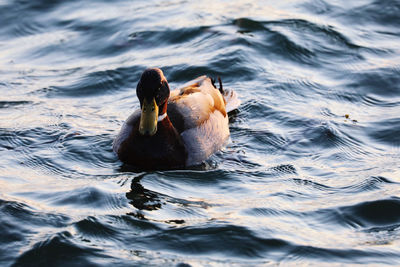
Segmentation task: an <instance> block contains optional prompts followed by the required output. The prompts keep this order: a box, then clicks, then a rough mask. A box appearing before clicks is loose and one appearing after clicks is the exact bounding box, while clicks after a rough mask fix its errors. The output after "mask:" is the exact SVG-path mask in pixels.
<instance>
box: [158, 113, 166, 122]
mask: <svg viewBox="0 0 400 267" xmlns="http://www.w3.org/2000/svg"><path fill="white" fill-rule="evenodd" d="M166 117H167V112H165V113H164V114H161V115H160V116H158V120H157V121H158V122H160V121H162V120H163V119H165V118H166Z"/></svg>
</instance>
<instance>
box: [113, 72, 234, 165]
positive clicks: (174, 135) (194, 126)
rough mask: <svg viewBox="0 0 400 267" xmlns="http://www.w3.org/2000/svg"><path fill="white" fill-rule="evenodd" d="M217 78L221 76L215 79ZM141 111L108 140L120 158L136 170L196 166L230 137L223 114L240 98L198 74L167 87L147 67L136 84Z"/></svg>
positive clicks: (163, 80) (157, 75) (225, 114)
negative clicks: (172, 86) (176, 85)
mask: <svg viewBox="0 0 400 267" xmlns="http://www.w3.org/2000/svg"><path fill="white" fill-rule="evenodd" d="M219 81H220V80H219ZM136 95H137V97H138V99H139V102H140V109H139V110H136V111H135V112H133V113H132V114H131V115H130V116H129V117H128V119H127V120H126V121H125V123H124V124H123V125H122V128H121V130H120V132H119V133H118V135H117V137H116V138H115V140H114V142H113V150H114V152H115V153H116V154H117V155H118V157H119V159H120V160H121V161H122V162H124V163H126V164H129V165H133V166H135V167H138V168H140V169H173V168H184V167H188V166H193V165H198V164H200V163H201V162H203V161H204V160H206V159H207V158H208V157H209V156H210V155H212V154H213V153H214V152H216V151H218V150H220V149H221V148H222V146H223V145H224V144H225V143H226V141H227V139H228V137H229V127H228V122H229V119H228V112H230V111H232V110H235V109H236V108H237V107H238V106H239V105H240V101H239V99H238V98H237V95H236V93H235V92H234V91H229V92H224V91H223V89H222V84H221V82H220V89H217V88H216V87H215V86H214V83H213V81H212V80H211V79H210V78H208V77H206V76H201V77H198V78H197V79H194V80H192V81H190V82H188V83H186V84H185V85H184V86H182V87H181V88H180V89H176V90H173V91H170V89H169V85H168V82H167V79H166V78H165V76H164V74H163V72H162V71H161V70H160V69H158V68H151V69H146V70H145V71H144V72H143V74H142V75H141V77H140V81H139V83H138V84H137V87H136Z"/></svg>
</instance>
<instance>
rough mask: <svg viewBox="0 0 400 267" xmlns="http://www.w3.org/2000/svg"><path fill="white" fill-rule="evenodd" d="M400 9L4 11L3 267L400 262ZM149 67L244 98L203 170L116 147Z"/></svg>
mask: <svg viewBox="0 0 400 267" xmlns="http://www.w3.org/2000/svg"><path fill="white" fill-rule="evenodd" d="M399 14H400V4H399V2H398V1H395V0H387V1H367V0H365V1H364V0H363V1H361V0H360V1H340V0H338V1H320V0H318V1H316V0H315V1H313V0H310V1H300V0H299V1H283V2H279V3H277V1H263V2H261V1H222V0H221V1H197V2H196V1H162V2H160V1H143V2H140V1H126V0H119V1H112V2H107V1H82V0H81V1H80V0H76V1H11V0H3V1H0V25H2V27H0V77H1V79H0V92H1V94H0V215H1V216H0V242H1V243H0V244H1V246H0V265H1V266H12V265H13V266H132V265H134V266H152V265H158V266H188V265H191V266H223V265H233V266H249V265H257V266H258V265H269V264H271V265H273V264H276V263H282V264H284V265H290V264H292V265H297V264H301V263H303V264H307V265H317V266H320V265H329V266H332V265H341V264H373V265H375V264H387V265H399V264H400V197H399V196H400V185H399V183H400V169H399V163H400V149H399V147H400V78H399V77H400V65H399V62H400V53H399V52H400V51H399V50H400V47H399V43H400V30H399V29H400V19H399ZM148 66H155V67H160V68H162V69H163V71H164V73H165V75H166V76H167V78H168V80H169V83H170V86H171V87H172V88H175V87H177V86H179V85H182V84H183V83H184V82H186V81H188V80H190V79H193V78H195V77H197V76H199V75H203V74H207V75H210V76H213V77H216V76H220V77H221V78H222V80H223V82H224V85H225V87H226V88H233V89H235V90H236V91H237V92H238V94H239V95H240V98H241V101H242V105H241V107H240V108H239V110H238V111H237V112H235V113H234V114H233V115H232V116H231V118H230V121H231V127H230V130H231V142H230V143H229V145H228V146H227V147H226V148H225V149H224V150H223V151H221V152H219V153H217V154H216V155H214V156H212V157H211V158H210V159H209V160H208V161H207V162H206V163H205V164H204V165H203V166H199V167H195V168H192V169H189V170H173V171H156V172H142V173H135V172H132V171H131V170H129V168H126V167H125V166H123V165H122V164H121V162H120V161H118V159H117V158H116V157H115V155H114V154H113V152H112V148H111V144H112V140H113V138H114V136H115V135H116V133H117V131H118V130H119V128H120V126H121V125H122V123H123V121H124V120H125V119H126V117H127V116H128V115H129V114H130V113H131V112H132V111H133V110H134V109H135V108H137V107H138V100H137V98H136V96H135V90H134V89H135V86H136V83H137V81H138V78H139V75H140V73H141V72H142V71H143V69H144V68H146V67H148Z"/></svg>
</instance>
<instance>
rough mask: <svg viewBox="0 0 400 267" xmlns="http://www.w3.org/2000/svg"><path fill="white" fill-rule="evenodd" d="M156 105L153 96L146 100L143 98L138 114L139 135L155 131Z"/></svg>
mask: <svg viewBox="0 0 400 267" xmlns="http://www.w3.org/2000/svg"><path fill="white" fill-rule="evenodd" d="M157 119H158V106H157V104H156V100H155V99H154V98H153V99H152V100H151V101H150V102H147V100H146V98H145V99H143V106H142V114H141V115H140V124H139V132H140V134H141V135H150V136H152V135H154V134H155V133H156V132H157Z"/></svg>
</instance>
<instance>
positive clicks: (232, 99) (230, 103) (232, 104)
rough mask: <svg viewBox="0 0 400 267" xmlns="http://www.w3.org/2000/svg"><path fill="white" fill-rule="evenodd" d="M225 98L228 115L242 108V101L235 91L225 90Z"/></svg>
mask: <svg viewBox="0 0 400 267" xmlns="http://www.w3.org/2000/svg"><path fill="white" fill-rule="evenodd" d="M223 96H224V98H225V101H226V105H225V110H226V112H227V113H229V112H231V111H234V110H235V109H237V108H238V107H239V106H240V103H241V102H240V100H239V98H238V96H237V94H236V92H235V91H234V90H226V89H225V90H224V93H223Z"/></svg>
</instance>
